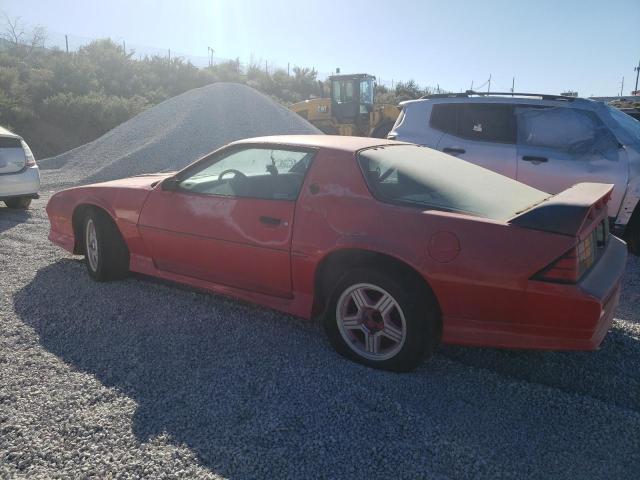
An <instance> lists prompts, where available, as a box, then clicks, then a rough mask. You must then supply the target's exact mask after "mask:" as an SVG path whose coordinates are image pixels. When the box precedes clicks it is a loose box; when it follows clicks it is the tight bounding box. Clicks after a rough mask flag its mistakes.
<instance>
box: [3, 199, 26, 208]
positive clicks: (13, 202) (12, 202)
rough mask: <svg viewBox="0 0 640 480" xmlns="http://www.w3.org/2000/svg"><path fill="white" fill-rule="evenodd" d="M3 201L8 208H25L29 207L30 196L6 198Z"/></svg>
mask: <svg viewBox="0 0 640 480" xmlns="http://www.w3.org/2000/svg"><path fill="white" fill-rule="evenodd" d="M4 203H5V205H6V206H7V207H9V208H18V209H20V210H26V209H27V208H29V205H31V197H15V198H8V199H6V200H5V201H4Z"/></svg>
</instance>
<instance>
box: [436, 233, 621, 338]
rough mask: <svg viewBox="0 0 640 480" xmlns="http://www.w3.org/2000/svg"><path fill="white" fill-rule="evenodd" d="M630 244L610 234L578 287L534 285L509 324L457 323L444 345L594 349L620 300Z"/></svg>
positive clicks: (609, 325) (528, 290)
mask: <svg viewBox="0 0 640 480" xmlns="http://www.w3.org/2000/svg"><path fill="white" fill-rule="evenodd" d="M626 260H627V245H626V243H625V242H623V241H622V240H620V239H619V238H617V237H614V236H611V237H610V241H609V244H608V245H607V248H606V250H605V252H604V253H603V254H602V257H601V258H600V259H599V261H598V263H597V264H596V265H595V266H594V267H593V268H592V269H591V271H589V272H588V273H587V274H586V275H585V276H584V277H583V279H582V280H581V281H580V283H579V284H577V285H562V284H554V283H546V282H540V281H530V282H529V286H528V287H527V290H526V292H525V293H524V296H523V306H522V309H521V316H520V318H514V319H512V321H510V322H508V323H507V322H485V321H469V320H465V321H456V322H452V323H455V328H453V329H449V331H447V330H448V329H447V326H446V325H445V331H444V338H443V341H444V342H446V343H456V344H465V345H483V346H488V347H504V348H525V349H542V350H595V349H597V348H598V347H599V346H600V344H601V343H602V340H603V339H604V337H605V336H606V334H607V332H608V331H609V328H610V327H611V323H612V322H613V317H614V314H615V310H616V307H617V306H618V301H619V298H620V285H621V281H622V276H623V274H624V269H625V265H626Z"/></svg>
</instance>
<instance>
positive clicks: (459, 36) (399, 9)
mask: <svg viewBox="0 0 640 480" xmlns="http://www.w3.org/2000/svg"><path fill="white" fill-rule="evenodd" d="M0 9H1V10H3V11H4V12H6V13H7V14H8V15H10V16H11V17H15V16H19V17H21V18H22V20H23V22H25V23H26V24H27V25H30V26H33V25H37V24H40V25H43V26H45V27H46V28H47V29H48V31H49V32H50V43H58V44H59V43H60V41H62V42H64V40H61V38H62V39H63V37H62V34H65V33H67V34H69V36H70V38H71V44H72V48H73V45H74V42H75V43H76V44H77V43H78V42H80V41H82V39H83V37H85V38H99V37H111V38H113V39H115V40H117V41H122V40H124V41H126V45H127V48H130V47H135V48H136V50H137V51H138V52H141V51H145V50H144V48H143V47H144V46H148V47H156V48H158V49H162V50H165V49H168V48H170V49H171V50H172V52H174V54H175V53H179V54H183V55H192V56H196V57H197V56H199V57H203V58H205V57H206V55H207V46H211V47H213V48H214V49H215V52H216V53H215V55H216V57H220V58H235V57H240V59H241V61H243V62H246V61H249V60H250V59H251V58H253V59H254V60H261V61H262V63H264V61H265V60H267V61H268V62H269V64H274V65H279V66H283V67H285V68H286V66H287V62H290V63H291V65H292V66H293V65H300V66H310V67H315V68H316V69H317V70H318V71H319V72H322V73H328V72H331V71H333V69H335V67H340V68H341V71H342V73H356V72H366V73H372V74H374V75H377V76H378V78H379V79H382V80H383V82H384V83H387V82H390V81H391V80H392V79H393V80H395V81H398V80H409V79H414V80H416V81H417V82H418V83H420V84H421V85H430V86H436V85H438V84H439V85H440V87H441V88H445V89H449V90H453V91H459V90H461V89H467V88H469V87H470V86H471V82H472V81H473V82H474V86H475V87H477V86H479V85H481V84H483V83H485V82H486V80H487V79H488V77H489V75H490V74H491V75H492V82H491V89H492V90H493V91H498V90H499V91H504V90H508V89H510V88H511V80H512V77H515V84H516V91H525V92H530V91H531V92H544V93H560V91H563V90H567V89H573V90H577V91H578V92H579V94H580V95H581V96H590V95H592V94H593V95H615V94H618V93H619V91H620V82H621V80H622V77H623V76H624V78H625V83H624V93H625V94H628V93H629V91H630V90H631V89H632V88H633V85H634V83H635V72H634V71H633V67H634V66H636V65H638V62H639V61H640V0H601V1H595V0H581V1H574V0H556V1H548V0H541V1H520V0H513V1H506V0H504V1H503V0H484V1H480V0H476V1H466V0H440V1H431V0H424V1H418V0H413V1H403V0H397V1H395V2H394V1H378V0H369V1H364V0H324V1H302V0H297V1H296V0H268V1H267V0H265V1H258V0H182V1H178V0H40V1H38V0H0ZM196 60H197V59H196ZM484 88H486V86H485V87H484Z"/></svg>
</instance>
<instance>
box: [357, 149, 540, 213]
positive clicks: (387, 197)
mask: <svg viewBox="0 0 640 480" xmlns="http://www.w3.org/2000/svg"><path fill="white" fill-rule="evenodd" d="M358 162H359V164H360V168H361V169H362V171H363V173H364V176H365V179H366V182H367V184H368V186H369V190H370V191H371V194H372V195H373V196H374V197H375V198H377V199H378V200H380V201H382V202H387V203H394V204H404V205H409V206H415V207H418V208H422V209H428V208H432V209H436V210H445V211H453V212H460V213H465V214H471V215H477V216H481V217H486V218H491V219H494V220H502V221H504V220H508V219H510V218H512V217H514V216H515V215H516V214H517V213H519V212H521V211H524V210H526V209H528V208H530V207H532V206H533V205H535V204H538V203H540V202H542V201H543V200H545V199H547V198H548V197H549V194H548V193H545V192H541V191H540V190H536V189H535V188H532V187H529V186H527V185H525V184H523V183H520V182H516V181H515V180H512V179H510V178H508V177H505V176H503V175H500V174H498V173H495V172H492V171H490V170H487V169H485V168H482V167H479V166H477V165H474V164H472V163H469V162H465V161H464V160H460V159H458V158H455V157H451V156H449V155H446V154H444V153H441V152H438V151H437V150H432V149H430V148H426V147H420V146H418V145H386V146H381V147H374V148H370V149H367V150H363V151H362V152H360V154H359V155H358Z"/></svg>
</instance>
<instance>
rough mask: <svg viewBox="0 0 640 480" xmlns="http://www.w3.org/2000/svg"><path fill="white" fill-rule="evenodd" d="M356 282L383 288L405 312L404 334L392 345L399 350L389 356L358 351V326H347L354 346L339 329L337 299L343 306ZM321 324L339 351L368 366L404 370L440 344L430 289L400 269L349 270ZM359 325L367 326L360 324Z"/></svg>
mask: <svg viewBox="0 0 640 480" xmlns="http://www.w3.org/2000/svg"><path fill="white" fill-rule="evenodd" d="M358 285H371V286H375V287H378V288H380V289H382V290H384V291H385V292H386V293H388V294H389V295H390V296H391V297H392V298H393V300H395V302H396V304H397V305H398V306H399V307H400V311H401V312H402V314H403V315H404V320H405V322H404V328H403V329H402V330H403V331H405V332H406V334H405V335H404V340H403V342H397V345H396V347H394V348H398V351H397V352H396V353H394V354H392V356H391V357H390V358H381V359H374V358H366V357H365V356H364V355H366V353H361V352H359V351H358V338H355V337H358V336H367V334H366V333H364V334H362V333H360V331H359V330H358V328H357V327H356V328H354V329H353V330H349V332H352V333H353V337H354V338H352V341H351V342H350V343H351V345H353V346H351V345H350V344H348V343H347V340H346V339H345V336H349V333H345V334H343V333H341V331H340V330H341V327H339V323H340V322H339V320H338V316H339V315H340V314H339V313H338V311H337V310H338V302H341V308H342V306H344V305H345V300H344V299H345V298H348V292H350V290H351V289H354V288H356V287H357V286H358ZM364 288H367V287H364ZM347 301H348V300H347ZM374 302H375V299H374ZM323 324H324V329H325V332H326V334H327V336H328V337H329V341H330V342H331V344H332V345H333V347H334V348H335V349H336V351H337V352H338V353H340V354H341V355H343V356H345V357H347V358H349V359H351V360H354V361H356V362H358V363H362V364H364V365H367V366H369V367H373V368H378V369H382V370H390V371H395V372H407V371H410V370H413V369H414V368H416V367H417V366H418V365H420V363H421V362H422V361H423V360H424V359H425V358H428V357H430V356H431V355H433V353H434V352H435V350H436V349H437V347H438V345H439V344H440V337H441V324H440V314H439V309H438V306H437V302H436V300H435V298H434V296H433V294H432V293H431V291H430V289H428V287H426V286H424V285H419V284H418V283H417V282H416V281H414V280H413V279H411V278H410V276H407V275H402V274H401V273H400V272H398V273H396V274H388V273H382V272H380V271H378V270H375V269H372V268H358V269H355V270H352V271H351V272H349V273H347V274H346V275H344V276H343V277H342V278H341V279H340V280H339V281H338V283H337V285H336V287H335V289H334V290H333V293H332V294H331V297H330V301H329V304H328V307H327V310H326V312H325V314H324V318H323ZM362 328H363V329H365V328H366V327H364V326H362ZM385 328H386V327H384V328H383V329H385ZM365 331H370V330H369V329H366V330H365ZM383 338H384V337H383ZM362 343H366V340H364V341H362V342H360V347H362ZM365 348H366V347H365ZM391 350H393V349H391Z"/></svg>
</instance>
